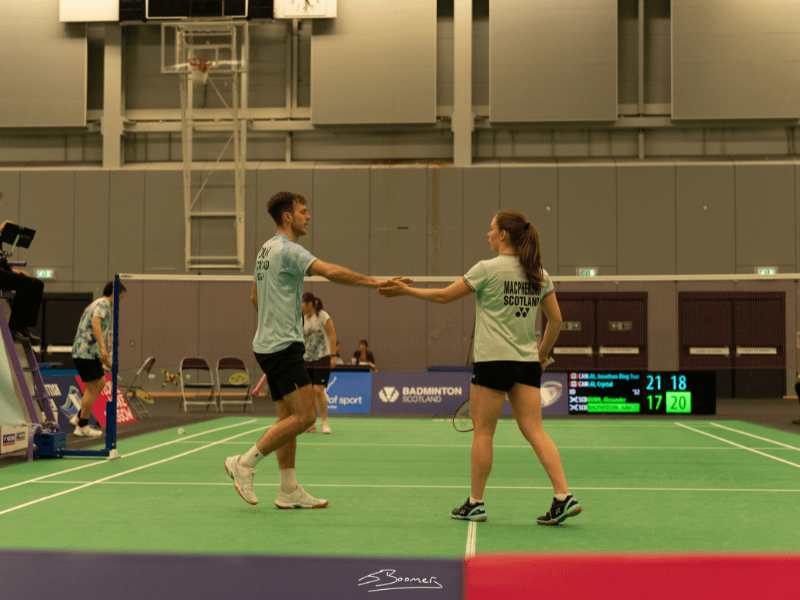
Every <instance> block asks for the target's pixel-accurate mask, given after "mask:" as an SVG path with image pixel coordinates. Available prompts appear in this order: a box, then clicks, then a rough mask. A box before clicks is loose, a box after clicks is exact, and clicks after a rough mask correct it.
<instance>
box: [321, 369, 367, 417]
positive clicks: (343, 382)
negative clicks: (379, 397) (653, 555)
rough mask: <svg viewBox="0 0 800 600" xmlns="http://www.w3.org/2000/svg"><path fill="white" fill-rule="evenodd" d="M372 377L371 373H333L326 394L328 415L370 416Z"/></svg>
mask: <svg viewBox="0 0 800 600" xmlns="http://www.w3.org/2000/svg"><path fill="white" fill-rule="evenodd" d="M371 390H372V376H371V375H370V374H369V373H347V372H342V371H332V372H331V376H330V379H328V387H327V388H326V389H325V393H326V394H327V396H328V414H331V415H353V414H362V415H368V414H369V407H370V394H371Z"/></svg>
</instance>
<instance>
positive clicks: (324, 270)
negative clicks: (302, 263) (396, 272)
mask: <svg viewBox="0 0 800 600" xmlns="http://www.w3.org/2000/svg"><path fill="white" fill-rule="evenodd" d="M308 273H309V275H319V276H320V277H324V278H325V279H327V280H328V281H332V282H334V283H340V284H342V285H355V286H359V287H371V288H377V287H379V286H380V285H381V284H383V283H385V282H384V281H382V280H380V279H375V278H374V277H370V276H369V275H362V274H361V273H356V272H355V271H351V270H350V269H348V268H346V267H342V266H340V265H334V264H333V263H326V262H325V261H322V260H319V259H317V260H315V261H314V262H313V263H311V266H310V267H309V268H308Z"/></svg>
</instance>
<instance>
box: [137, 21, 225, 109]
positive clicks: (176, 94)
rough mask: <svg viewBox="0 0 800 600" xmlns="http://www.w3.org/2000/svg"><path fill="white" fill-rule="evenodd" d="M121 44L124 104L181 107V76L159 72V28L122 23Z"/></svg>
mask: <svg viewBox="0 0 800 600" xmlns="http://www.w3.org/2000/svg"><path fill="white" fill-rule="evenodd" d="M122 45H123V52H122V60H123V66H122V68H123V71H124V74H123V76H124V80H125V106H126V108H128V109H144V108H180V107H181V96H180V76H179V75H172V74H166V75H165V74H163V73H161V28H160V27H151V26H146V27H125V28H123V30H122ZM197 89H198V90H199V89H202V88H201V87H200V86H198V87H197ZM198 95H200V96H202V94H197V93H196V94H195V98H197V96H198ZM214 95H215V96H216V94H214Z"/></svg>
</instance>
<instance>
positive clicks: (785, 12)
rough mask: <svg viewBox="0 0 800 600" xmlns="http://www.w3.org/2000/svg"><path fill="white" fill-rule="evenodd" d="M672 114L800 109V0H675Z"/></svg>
mask: <svg viewBox="0 0 800 600" xmlns="http://www.w3.org/2000/svg"><path fill="white" fill-rule="evenodd" d="M671 17H672V57H673V64H672V79H673V86H672V107H673V110H672V116H673V118H676V119H763V118H797V117H798V116H800V95H798V91H800V58H798V57H797V51H796V50H797V48H798V47H800V2H799V1H798V0H787V1H786V2H766V3H764V2H741V3H733V4H731V3H730V2H725V1H724V0H703V1H702V2H697V1H696V0H672V15H671Z"/></svg>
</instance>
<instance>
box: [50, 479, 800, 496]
mask: <svg viewBox="0 0 800 600" xmlns="http://www.w3.org/2000/svg"><path fill="white" fill-rule="evenodd" d="M36 483H58V484H64V485H80V484H83V483H92V482H88V481H38V482H36ZM94 483H101V484H103V485H191V486H230V483H208V482H206V483H199V482H197V483H193V482H186V481H98V482H94ZM280 485H281V484H280V483H253V486H256V487H280ZM306 485H307V486H309V487H324V488H374V489H384V488H388V489H415V490H416V489H421V490H434V489H435V490H463V489H464V487H465V486H463V485H402V484H368V483H360V484H339V483H308V484H306ZM569 487H570V489H572V490H581V491H587V490H590V491H599V492H756V493H760V492H788V493H795V494H796V493H800V489H796V490H791V489H789V490H781V489H771V488H769V489H752V488H655V487H576V486H573V485H571V486H569ZM486 489H487V490H523V491H527V490H552V489H553V486H550V485H546V486H519V485H513V486H512V485H489V486H486Z"/></svg>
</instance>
